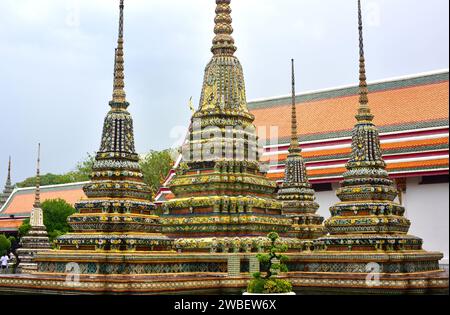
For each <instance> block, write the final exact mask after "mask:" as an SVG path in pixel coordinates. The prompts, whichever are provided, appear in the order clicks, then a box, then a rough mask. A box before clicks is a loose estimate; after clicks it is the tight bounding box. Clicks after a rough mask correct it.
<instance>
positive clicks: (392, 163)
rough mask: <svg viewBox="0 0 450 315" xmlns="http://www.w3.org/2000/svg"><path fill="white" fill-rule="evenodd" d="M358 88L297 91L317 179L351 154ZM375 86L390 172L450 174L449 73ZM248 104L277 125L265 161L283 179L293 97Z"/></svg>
mask: <svg viewBox="0 0 450 315" xmlns="http://www.w3.org/2000/svg"><path fill="white" fill-rule="evenodd" d="M358 87H359V86H358V85H357V84H355V85H350V86H345V87H337V88H331V89H326V90H320V91H312V92H306V93H301V94H297V96H296V101H297V119H298V131H299V138H300V142H301V143H300V145H301V147H302V150H303V153H302V155H303V157H304V158H305V160H306V166H307V169H308V175H309V178H310V180H311V182H312V183H326V182H335V181H339V180H341V179H342V174H343V173H344V172H345V163H346V162H347V161H348V159H349V157H350V153H351V132H352V128H353V126H354V124H355V117H354V114H353V113H355V112H357V109H358V106H359V101H358V99H359V94H358ZM368 88H369V91H370V93H371V98H370V104H371V105H370V107H371V111H372V114H374V115H375V119H374V123H375V124H376V125H377V127H378V129H379V131H380V138H381V147H382V149H383V156H384V159H385V160H386V162H387V164H388V171H389V172H390V174H391V176H393V177H410V176H428V175H438V174H448V171H449V152H448V150H449V114H448V113H449V100H448V97H449V95H448V93H449V92H448V91H449V71H448V70H447V69H446V70H439V71H434V72H428V73H421V74H415V75H411V76H406V77H399V78H392V79H385V80H381V81H376V82H369V84H368ZM248 107H249V110H250V112H251V113H252V114H253V115H255V118H256V119H255V125H256V126H257V127H260V128H261V127H262V128H263V129H266V133H267V135H270V130H269V128H270V127H271V126H275V127H278V134H277V135H276V137H270V136H267V137H262V138H263V140H265V142H266V146H265V150H264V154H263V156H262V160H263V161H266V162H268V163H269V164H270V170H269V173H268V177H270V178H272V179H274V180H277V181H281V180H282V178H283V175H284V163H285V160H286V157H287V154H288V149H289V142H290V138H291V124H290V122H291V120H290V116H291V97H290V96H281V97H274V98H267V99H260V100H255V101H250V102H249V103H248ZM311 122H314V123H311ZM271 140H272V141H271ZM271 143H273V144H271ZM176 166H177V165H175V167H176ZM172 174H173V172H171V174H169V176H168V177H167V180H166V183H165V185H167V184H168V183H169V182H170V180H171V178H172ZM171 197H172V195H171V193H170V190H168V189H167V188H166V187H163V188H162V189H161V190H160V192H159V194H158V195H157V197H156V199H155V201H156V202H157V203H160V202H164V201H165V200H167V199H171Z"/></svg>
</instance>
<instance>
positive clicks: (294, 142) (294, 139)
mask: <svg viewBox="0 0 450 315" xmlns="http://www.w3.org/2000/svg"><path fill="white" fill-rule="evenodd" d="M291 62H292V114H291V146H290V148H289V152H291V153H294V152H299V151H300V145H299V141H298V133H297V106H296V96H295V61H294V59H291Z"/></svg>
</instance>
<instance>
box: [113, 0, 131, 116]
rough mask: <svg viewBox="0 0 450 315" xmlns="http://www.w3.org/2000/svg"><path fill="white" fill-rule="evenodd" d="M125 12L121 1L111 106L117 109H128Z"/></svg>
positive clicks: (122, 0) (121, 0)
mask: <svg viewBox="0 0 450 315" xmlns="http://www.w3.org/2000/svg"><path fill="white" fill-rule="evenodd" d="M123 10H124V0H120V18H119V36H118V40H117V48H116V54H115V59H114V90H113V99H112V102H111V106H113V107H115V108H127V107H128V103H127V101H126V93H125V89H124V88H125V74H124V69H125V68H124V53H123V43H124V40H123Z"/></svg>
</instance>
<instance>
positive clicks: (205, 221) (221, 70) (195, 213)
mask: <svg viewBox="0 0 450 315" xmlns="http://www.w3.org/2000/svg"><path fill="white" fill-rule="evenodd" d="M230 2H231V0H216V3H217V8H216V18H215V28H214V32H215V34H216V36H215V38H214V40H213V47H212V52H213V57H212V60H211V61H210V63H209V64H208V65H207V66H206V69H205V77H204V83H203V89H202V94H201V99H200V106H199V109H198V111H197V112H195V114H194V115H193V117H192V122H191V127H190V130H189V136H188V141H187V142H186V143H185V145H184V146H183V148H182V151H183V152H182V154H183V162H182V163H181V165H180V167H179V169H178V170H177V173H176V176H175V178H174V179H173V181H172V183H171V187H170V189H171V191H172V192H173V193H174V194H175V199H173V200H170V201H168V202H167V203H165V205H164V209H165V213H166V216H165V217H164V232H165V233H166V234H167V235H169V236H171V237H175V238H180V239H179V240H178V241H177V246H178V247H179V249H185V250H208V249H209V250H212V251H214V250H218V251H227V250H228V249H231V248H230V247H234V250H240V249H244V248H245V250H249V249H250V248H252V247H253V246H254V245H255V244H254V242H253V241H254V240H255V239H256V238H258V237H260V236H266V235H267V233H268V232H270V231H277V232H280V233H284V232H286V231H287V230H288V228H289V226H290V220H289V219H288V218H283V217H282V216H281V204H280V203H279V202H278V201H277V200H276V199H274V197H273V196H274V192H275V189H276V184H275V183H274V182H272V181H270V180H268V179H267V178H266V177H265V176H264V175H265V174H264V172H263V171H262V170H261V165H260V163H259V154H260V153H259V150H258V149H259V148H258V143H257V136H256V128H255V126H254V125H253V121H254V116H253V115H252V114H250V112H249V111H248V108H247V100H246V92H245V82H244V74H243V70H242V66H241V64H240V62H239V60H238V59H237V58H236V57H235V56H234V53H235V51H236V47H235V46H234V39H233V37H232V36H231V34H232V33H233V28H232V26H231V22H232V18H231V15H230V14H231V8H230ZM239 238H240V239H239Z"/></svg>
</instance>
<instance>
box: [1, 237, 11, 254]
mask: <svg viewBox="0 0 450 315" xmlns="http://www.w3.org/2000/svg"><path fill="white" fill-rule="evenodd" d="M10 248H11V240H10V239H8V238H7V237H6V236H5V235H3V234H0V255H2V256H3V255H4V254H5V253H7V252H8V251H9V249H10Z"/></svg>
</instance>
